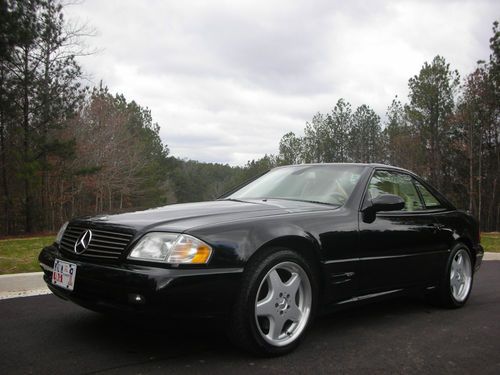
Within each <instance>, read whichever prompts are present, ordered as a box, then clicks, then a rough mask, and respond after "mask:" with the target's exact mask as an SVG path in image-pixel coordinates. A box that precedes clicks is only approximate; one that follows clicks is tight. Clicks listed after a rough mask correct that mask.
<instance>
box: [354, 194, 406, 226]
mask: <svg viewBox="0 0 500 375" xmlns="http://www.w3.org/2000/svg"><path fill="white" fill-rule="evenodd" d="M365 203H368V205H365V208H363V210H362V214H363V221H364V222H365V223H373V222H374V221H375V218H376V217H377V212H379V211H399V210H402V209H403V208H404V206H405V201H404V200H403V198H401V197H400V196H399V195H394V194H381V195H379V196H378V197H376V198H374V199H372V200H371V204H370V202H369V201H368V202H365Z"/></svg>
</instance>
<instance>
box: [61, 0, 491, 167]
mask: <svg viewBox="0 0 500 375" xmlns="http://www.w3.org/2000/svg"><path fill="white" fill-rule="evenodd" d="M66 13H67V16H68V17H69V18H71V19H79V20H80V21H84V22H85V21H86V22H88V23H89V24H90V25H91V26H93V27H94V28H95V29H96V30H97V35H96V36H95V37H93V38H91V39H90V40H88V41H87V43H88V44H89V45H90V46H92V47H95V48H97V49H98V50H99V52H98V53H96V54H94V55H91V56H88V57H82V58H80V62H81V64H82V65H83V68H84V70H85V71H86V73H87V74H89V75H90V77H91V80H92V83H94V84H98V82H99V80H101V79H102V80H103V81H104V83H105V84H106V85H108V87H109V88H110V90H111V92H118V93H123V94H124V95H125V96H126V97H127V99H128V100H135V101H137V102H138V103H139V104H140V105H142V106H147V107H149V108H150V109H151V111H152V115H153V119H154V120H155V121H156V122H158V123H159V125H160V127H161V131H160V134H161V137H162V140H163V141H164V142H165V143H166V144H168V146H169V148H170V150H171V154H173V155H174V156H179V157H183V158H190V159H195V160H200V161H208V162H222V163H229V164H232V165H242V164H245V163H246V161H248V160H249V159H255V158H259V157H262V156H263V155H264V154H265V153H276V152H277V150H278V143H279V140H280V138H281V136H282V135H283V134H285V133H286V132H288V131H294V132H296V133H297V134H302V130H303V128H304V125H305V122H306V121H308V120H310V119H311V118H312V116H313V115H314V114H315V113H316V112H323V113H326V112H328V111H330V110H331V109H332V108H333V106H334V105H335V103H336V101H337V100H338V99H339V98H345V99H346V100H347V101H349V102H350V103H351V104H352V105H353V107H356V106H358V105H360V104H367V105H369V106H371V107H372V108H373V109H374V110H375V111H376V112H377V113H378V114H379V115H380V116H383V115H384V113H385V110H386V108H387V106H388V105H389V104H390V102H391V101H392V99H393V97H394V96H395V95H398V96H399V97H400V98H403V99H406V96H407V93H408V90H407V83H408V79H409V78H410V77H411V76H413V75H415V74H417V73H418V71H419V69H420V67H421V66H422V64H423V63H424V62H425V61H430V60H432V58H433V57H434V56H435V55H437V54H440V55H442V56H444V57H445V58H446V59H447V61H448V62H449V63H450V64H451V66H452V67H453V68H455V69H458V71H459V72H460V74H461V75H462V76H465V75H466V74H468V73H470V72H471V71H472V69H473V68H474V66H475V64H476V61H477V60H479V59H487V58H488V55H489V49H488V40H489V38H490V36H491V35H492V32H491V26H492V22H493V21H494V20H495V18H496V19H500V1H498V0H484V1H483V0H473V1H465V0H464V1H448V0H442V1H438V0H436V1H425V0H416V1H394V0H393V1H373V0H372V1H356V0H349V1H347V0H344V1H333V0H325V1H322V0H321V1H316V0H304V1H302V0H300V1H295V0H284V1H272V0H266V1H260V0H250V1H240V0H231V1H219V0H210V1H206V0H199V1H189V0H178V1H174V0H156V1H152V0H148V1H145V0H144V1H137V0H119V1H110V0H106V1H102V0H86V1H85V2H83V3H82V4H79V5H73V6H70V7H68V8H67V10H66Z"/></svg>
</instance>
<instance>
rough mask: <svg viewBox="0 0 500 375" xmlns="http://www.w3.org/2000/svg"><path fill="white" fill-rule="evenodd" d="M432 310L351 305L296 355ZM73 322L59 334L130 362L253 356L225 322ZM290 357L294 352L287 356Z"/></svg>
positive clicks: (318, 328) (403, 301)
mask: <svg viewBox="0 0 500 375" xmlns="http://www.w3.org/2000/svg"><path fill="white" fill-rule="evenodd" d="M435 310H439V309H436V308H434V307H432V306H429V305H428V304H426V303H425V302H424V301H422V300H421V299H419V298H411V297H399V298H395V299H391V300H385V301H380V302H375V303H371V304H366V305H363V306H354V307H351V308H349V309H344V310H341V311H336V312H332V313H328V314H325V315H321V316H319V317H318V318H317V319H316V321H315V323H314V325H313V327H312V329H311V332H310V334H309V335H308V337H307V338H306V343H304V345H302V346H300V347H299V348H298V350H297V351H298V352H300V351H301V350H306V348H307V347H310V346H312V347H314V346H315V345H317V344H321V343H323V342H324V341H325V340H330V341H331V340H332V338H334V340H339V341H342V340H344V339H346V338H348V337H349V336H351V335H352V333H353V332H355V331H356V330H357V329H360V328H361V327H362V328H366V327H368V326H372V327H374V328H375V327H377V326H378V325H380V324H385V322H386V321H387V320H388V319H393V318H395V317H400V319H404V317H405V316H409V315H410V316H411V315H412V314H421V313H432V312H433V311H435ZM78 316H79V318H78V319H64V321H63V322H61V323H62V324H64V326H65V327H64V331H66V332H71V336H72V338H73V340H75V341H77V342H78V343H79V345H84V346H89V347H95V346H98V347H100V348H102V350H105V351H106V352H107V353H108V355H110V356H114V355H117V354H120V353H121V354H127V357H128V358H129V359H130V360H135V361H139V362H140V361H154V360H165V359H172V358H183V357H185V358H188V357H190V358H203V359H204V360H207V358H218V359H223V358H226V359H228V358H231V359H232V360H236V361H238V360H248V359H249V358H255V357H254V356H252V355H251V354H249V353H245V352H243V351H241V350H239V349H238V348H236V347H235V346H234V345H233V344H232V343H231V342H230V341H229V340H228V338H227V336H226V334H225V332H226V328H227V321H223V320H220V319H218V320H217V319H175V320H173V319H171V318H165V319H161V318H154V319H152V318H147V319H141V318H135V319H132V318H126V319H125V318H118V317H114V316H107V315H101V314H98V313H93V312H90V311H84V312H81V314H78ZM292 355H293V353H292Z"/></svg>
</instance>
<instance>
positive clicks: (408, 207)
mask: <svg viewBox="0 0 500 375" xmlns="http://www.w3.org/2000/svg"><path fill="white" fill-rule="evenodd" d="M381 194H394V195H399V196H400V197H401V198H403V200H404V201H405V208H404V209H403V210H404V211H418V210H423V209H424V206H423V205H422V201H421V200H420V197H419V195H418V193H417V189H416V188H415V185H414V184H413V181H412V178H411V177H410V176H408V175H406V174H402V173H396V172H388V171H376V172H375V174H374V175H373V177H372V179H371V180H370V184H369V185H368V195H369V198H371V199H373V198H376V197H378V196H379V195H381Z"/></svg>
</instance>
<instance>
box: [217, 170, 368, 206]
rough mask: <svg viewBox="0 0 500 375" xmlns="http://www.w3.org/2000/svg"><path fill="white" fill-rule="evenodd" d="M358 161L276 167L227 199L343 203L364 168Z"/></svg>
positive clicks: (338, 204) (339, 204)
mask: <svg viewBox="0 0 500 375" xmlns="http://www.w3.org/2000/svg"><path fill="white" fill-rule="evenodd" d="M363 168H364V167H362V166H357V165H304V166H292V167H283V168H278V169H273V170H271V171H270V172H268V173H266V174H265V175H263V176H262V177H260V178H258V179H257V180H255V181H252V182H250V183H249V184H248V185H245V186H244V187H242V188H241V189H239V190H238V191H236V192H234V193H233V194H231V195H230V196H228V197H227V198H226V199H238V200H245V199H247V200H248V199H287V200H298V201H306V202H314V203H323V204H331V205H336V206H341V205H343V204H344V203H345V202H346V201H347V199H348V198H349V196H350V195H351V193H352V191H353V189H354V186H356V183H357V182H358V180H359V177H360V175H361V173H362V171H363Z"/></svg>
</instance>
